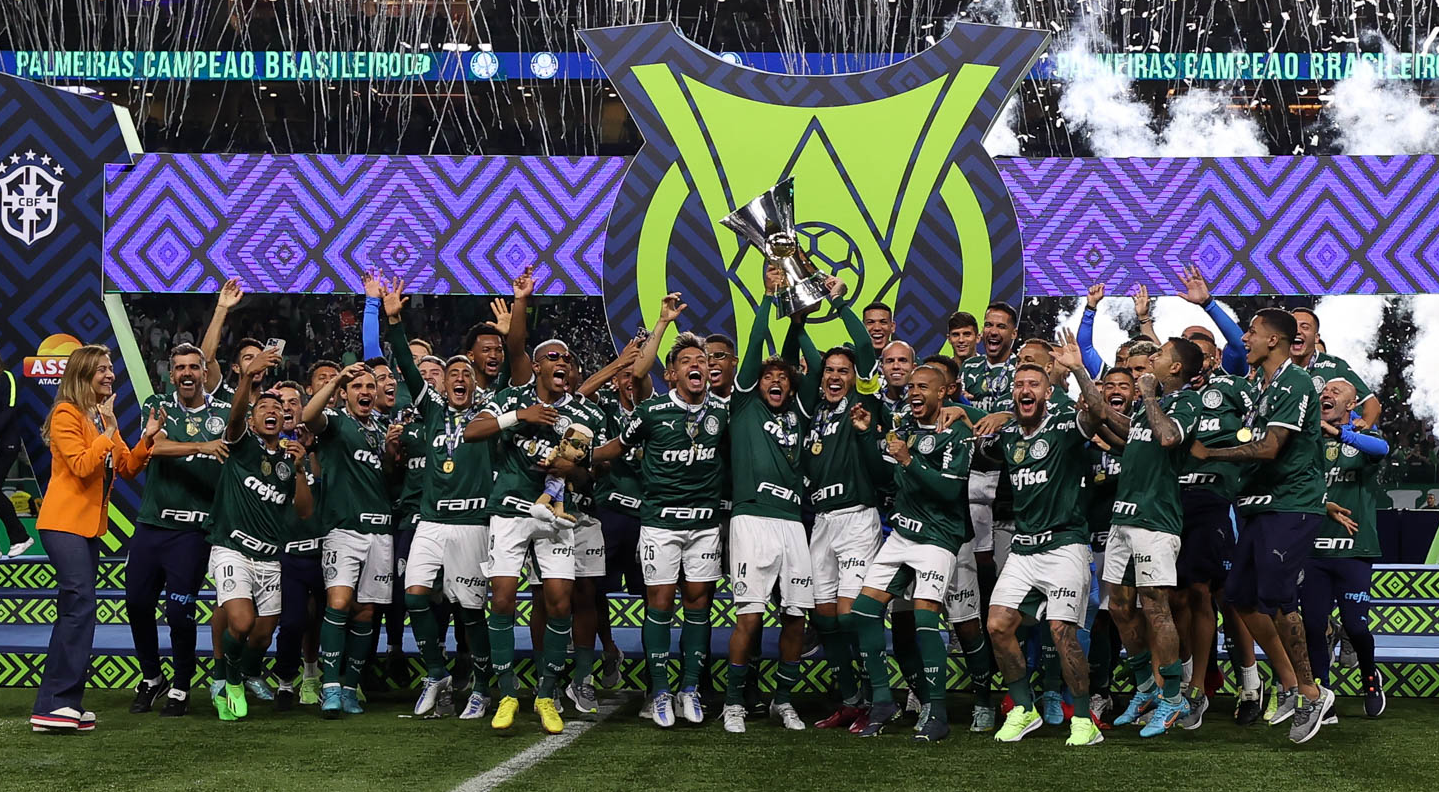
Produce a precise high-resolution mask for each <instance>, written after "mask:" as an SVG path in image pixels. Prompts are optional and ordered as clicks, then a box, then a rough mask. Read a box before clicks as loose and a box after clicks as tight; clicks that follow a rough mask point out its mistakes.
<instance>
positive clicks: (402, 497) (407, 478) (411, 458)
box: [395, 416, 430, 527]
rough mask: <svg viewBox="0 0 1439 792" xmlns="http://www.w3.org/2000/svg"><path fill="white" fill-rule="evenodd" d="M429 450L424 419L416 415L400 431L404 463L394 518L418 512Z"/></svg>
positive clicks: (422, 494) (423, 491) (422, 499)
mask: <svg viewBox="0 0 1439 792" xmlns="http://www.w3.org/2000/svg"><path fill="white" fill-rule="evenodd" d="M429 450H430V438H429V435H428V434H427V433H426V431H425V422H424V419H422V418H420V417H419V416H416V417H415V418H414V419H413V420H411V421H410V422H409V423H407V424H405V428H404V429H403V430H401V432H400V453H401V454H403V455H404V458H405V463H404V472H403V473H402V474H401V479H400V492H399V495H397V496H396V497H395V518H396V519H399V520H404V519H406V518H408V517H410V516H413V515H416V514H419V513H420V504H421V503H422V502H423V501H424V499H425V498H424V495H425V462H426V457H428V456H429ZM397 527H404V526H403V524H402V525H399V526H397Z"/></svg>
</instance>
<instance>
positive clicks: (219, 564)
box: [210, 547, 280, 616]
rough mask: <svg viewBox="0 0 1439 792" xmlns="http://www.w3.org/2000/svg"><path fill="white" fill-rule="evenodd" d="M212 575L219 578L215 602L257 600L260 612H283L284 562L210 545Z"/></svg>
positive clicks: (276, 613)
mask: <svg viewBox="0 0 1439 792" xmlns="http://www.w3.org/2000/svg"><path fill="white" fill-rule="evenodd" d="M210 577H212V578H214V579H215V602H216V604H217V605H219V606H220V607H224V605H225V603H227V602H229V601H230V600H236V599H245V600H250V601H251V602H253V603H255V613H256V615H259V616H279V615H280V562H279V561H256V560H255V559H253V558H251V557H249V556H247V555H245V554H244V553H240V552H236V551H234V550H231V549H230V548H228V547H212V548H210Z"/></svg>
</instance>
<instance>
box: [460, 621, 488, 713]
mask: <svg viewBox="0 0 1439 792" xmlns="http://www.w3.org/2000/svg"><path fill="white" fill-rule="evenodd" d="M460 618H461V620H462V621H463V622H464V625H465V638H466V640H467V642H468V643H469V644H470V663H471V668H472V669H473V671H474V675H473V676H472V677H471V678H470V687H471V688H472V689H473V690H474V691H475V692H477V693H485V692H488V691H489V689H490V629H489V625H487V624H485V612H484V610H482V609H480V608H463V609H461V610H460Z"/></svg>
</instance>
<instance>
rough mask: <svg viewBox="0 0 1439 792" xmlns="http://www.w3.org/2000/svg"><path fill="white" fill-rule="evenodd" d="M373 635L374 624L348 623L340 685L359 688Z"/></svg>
mask: <svg viewBox="0 0 1439 792" xmlns="http://www.w3.org/2000/svg"><path fill="white" fill-rule="evenodd" d="M374 635H375V624H374V622H367V621H351V622H350V631H349V634H348V635H346V636H345V675H344V677H343V678H342V679H341V680H340V684H342V685H344V686H345V687H347V688H355V687H359V686H360V674H361V673H362V672H363V671H364V670H365V662H366V661H367V660H369V659H370V645H371V643H373V642H372V641H371V639H372V638H373V637H374Z"/></svg>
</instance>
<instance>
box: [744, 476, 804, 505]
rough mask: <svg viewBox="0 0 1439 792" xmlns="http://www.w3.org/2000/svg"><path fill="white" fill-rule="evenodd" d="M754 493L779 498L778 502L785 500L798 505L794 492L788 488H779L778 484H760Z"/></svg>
mask: <svg viewBox="0 0 1439 792" xmlns="http://www.w3.org/2000/svg"><path fill="white" fill-rule="evenodd" d="M755 491H756V492H768V493H771V494H773V495H774V496H775V497H776V498H779V499H780V500H787V501H790V502H791V503H799V495H797V494H796V493H795V491H794V490H792V489H789V488H788V487H781V486H780V485H778V484H772V483H770V482H768V481H766V482H764V483H763V484H760V485H759V486H758V487H755Z"/></svg>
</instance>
